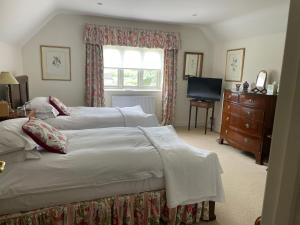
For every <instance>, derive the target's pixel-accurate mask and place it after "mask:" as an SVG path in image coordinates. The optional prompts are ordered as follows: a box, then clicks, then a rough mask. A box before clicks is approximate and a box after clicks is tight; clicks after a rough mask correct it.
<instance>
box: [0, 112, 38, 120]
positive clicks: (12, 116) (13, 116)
mask: <svg viewBox="0 0 300 225" xmlns="http://www.w3.org/2000/svg"><path fill="white" fill-rule="evenodd" d="M34 116H35V113H34V111H26V116H25V115H22V114H20V113H18V112H11V113H10V114H9V115H8V116H1V117H0V122H1V121H4V120H11V119H17V118H26V117H28V118H30V117H34Z"/></svg>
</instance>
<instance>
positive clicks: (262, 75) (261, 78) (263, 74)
mask: <svg viewBox="0 0 300 225" xmlns="http://www.w3.org/2000/svg"><path fill="white" fill-rule="evenodd" d="M266 81H267V71H265V70H262V71H260V72H259V73H258V75H257V79H256V87H257V88H261V89H264V88H265V85H266Z"/></svg>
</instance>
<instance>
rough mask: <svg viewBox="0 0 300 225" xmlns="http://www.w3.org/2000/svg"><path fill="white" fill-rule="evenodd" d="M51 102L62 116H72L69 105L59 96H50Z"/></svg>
mask: <svg viewBox="0 0 300 225" xmlns="http://www.w3.org/2000/svg"><path fill="white" fill-rule="evenodd" d="M49 103H50V104H51V105H52V106H53V107H54V108H55V109H56V110H57V111H58V112H59V115H60V116H70V111H69V110H68V107H67V106H66V105H65V104H64V103H62V102H61V101H60V100H59V99H58V98H55V97H53V96H49Z"/></svg>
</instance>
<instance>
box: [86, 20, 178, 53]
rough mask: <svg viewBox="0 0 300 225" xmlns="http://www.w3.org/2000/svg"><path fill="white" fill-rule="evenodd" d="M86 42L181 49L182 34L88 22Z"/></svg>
mask: <svg viewBox="0 0 300 225" xmlns="http://www.w3.org/2000/svg"><path fill="white" fill-rule="evenodd" d="M84 41H85V43H86V44H97V45H120V46H131V47H141V48H163V49H179V47H180V36H179V33H176V32H163V31H154V30H143V29H134V28H125V27H113V26H104V25H93V24H86V25H85V30H84Z"/></svg>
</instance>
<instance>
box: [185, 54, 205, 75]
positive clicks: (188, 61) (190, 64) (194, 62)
mask: <svg viewBox="0 0 300 225" xmlns="http://www.w3.org/2000/svg"><path fill="white" fill-rule="evenodd" d="M203 58H204V54H203V53H202V52H185V53H184V65H183V79H184V80H187V79H188V78H189V77H201V76H202V68H203Z"/></svg>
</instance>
